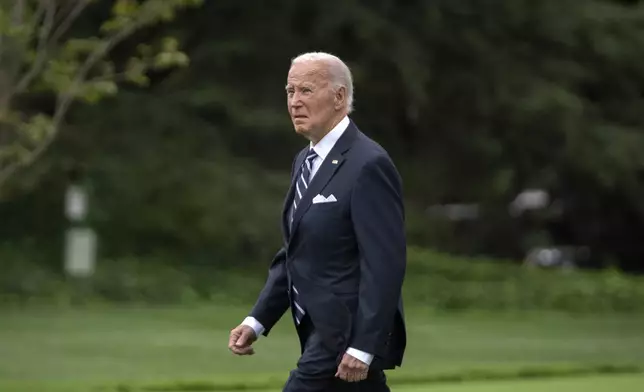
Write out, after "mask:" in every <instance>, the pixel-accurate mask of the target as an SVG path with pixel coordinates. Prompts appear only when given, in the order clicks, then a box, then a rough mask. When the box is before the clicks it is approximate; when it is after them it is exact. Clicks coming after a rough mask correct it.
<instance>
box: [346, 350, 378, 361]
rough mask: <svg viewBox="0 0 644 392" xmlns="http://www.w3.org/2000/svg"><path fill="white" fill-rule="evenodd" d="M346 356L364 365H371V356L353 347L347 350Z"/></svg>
mask: <svg viewBox="0 0 644 392" xmlns="http://www.w3.org/2000/svg"><path fill="white" fill-rule="evenodd" d="M347 354H349V355H351V356H352V357H354V358H355V359H357V360H359V361H362V362H364V363H366V364H367V365H371V361H373V354H369V353H366V352H364V351H360V350H357V349H355V348H353V347H349V348H348V349H347Z"/></svg>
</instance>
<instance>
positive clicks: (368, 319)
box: [350, 154, 407, 354]
mask: <svg viewBox="0 0 644 392" xmlns="http://www.w3.org/2000/svg"><path fill="white" fill-rule="evenodd" d="M351 219H352V222H353V226H354V231H355V234H356V237H357V240H358V247H359V250H360V288H359V293H360V294H359V303H358V309H357V312H356V317H355V320H354V326H353V331H352V338H351V342H350V346H351V347H353V348H355V349H358V350H361V351H364V352H367V353H372V354H377V353H378V348H379V347H380V346H381V344H382V343H383V342H384V341H385V340H386V339H387V335H388V334H389V333H390V331H391V328H392V327H393V322H394V318H395V314H396V311H397V309H398V302H399V299H400V295H401V289H402V284H403V280H404V275H405V269H406V258H407V256H406V250H407V249H406V248H407V247H406V238H405V227H404V207H403V202H402V181H401V179H400V176H399V174H398V172H397V170H396V168H395V166H394V164H393V162H391V160H390V159H389V157H388V156H386V155H384V154H383V155H380V156H378V157H377V158H375V159H373V160H371V161H370V162H368V163H367V164H366V165H365V166H364V167H363V169H362V172H361V173H360V175H359V177H358V180H357V182H356V184H355V186H354V188H353V192H352V195H351Z"/></svg>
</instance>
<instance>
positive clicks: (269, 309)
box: [250, 248, 289, 336]
mask: <svg viewBox="0 0 644 392" xmlns="http://www.w3.org/2000/svg"><path fill="white" fill-rule="evenodd" d="M288 307H289V297H288V277H287V275H286V250H284V248H282V249H280V250H279V252H277V254H276V255H275V257H274V258H273V261H272V263H271V266H270V268H269V269H268V278H267V279H266V283H265V284H264V288H263V289H262V291H261V292H260V294H259V298H258V299H257V302H256V303H255V306H254V307H253V310H252V311H251V312H250V317H253V318H255V320H257V321H258V322H259V323H260V324H261V325H262V327H263V328H264V332H263V333H262V334H263V335H264V336H268V333H269V332H270V330H271V328H273V326H274V325H275V324H277V322H278V321H279V319H280V318H282V316H283V315H284V312H286V310H287V309H288Z"/></svg>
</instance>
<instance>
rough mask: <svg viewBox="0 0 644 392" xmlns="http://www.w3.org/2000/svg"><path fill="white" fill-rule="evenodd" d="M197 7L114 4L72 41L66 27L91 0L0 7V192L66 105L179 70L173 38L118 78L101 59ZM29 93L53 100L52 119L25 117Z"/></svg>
mask: <svg viewBox="0 0 644 392" xmlns="http://www.w3.org/2000/svg"><path fill="white" fill-rule="evenodd" d="M202 1H203V0H146V1H143V2H137V1H131V0H117V1H115V2H114V4H113V5H112V9H111V13H110V15H109V16H108V17H107V19H106V20H105V21H104V22H102V24H101V26H100V27H99V29H98V31H95V32H94V34H93V35H90V36H88V37H77V36H74V35H73V34H74V33H75V32H74V31H73V30H72V29H71V27H72V24H73V23H74V22H75V21H76V19H78V18H79V16H80V15H81V14H82V13H83V12H84V11H85V10H86V8H88V7H89V6H90V5H91V4H92V3H93V2H94V1H93V0H78V1H76V2H62V1H58V0H48V1H40V2H32V1H25V0H16V1H15V2H13V4H11V2H3V3H2V5H1V6H0V41H2V43H3V45H2V46H0V60H1V62H0V65H1V68H0V136H4V135H3V133H11V134H12V135H13V137H10V138H8V139H7V138H5V137H0V140H2V141H3V142H2V144H0V158H2V160H0V186H2V185H3V183H4V182H5V181H7V180H8V179H9V178H10V177H11V176H13V175H14V174H15V173H16V171H17V169H18V168H20V167H22V166H26V165H29V164H31V163H33V162H34V161H35V160H36V159H37V158H38V157H39V156H40V155H41V154H42V153H43V152H44V151H45V149H47V147H48V146H49V145H50V144H51V142H52V141H53V139H54V138H55V136H56V134H57V133H58V129H59V127H60V125H61V122H62V121H63V119H64V118H65V116H66V114H67V111H68V110H69V108H70V105H71V104H72V102H74V101H81V102H85V103H96V102H98V101H100V100H101V99H103V98H105V97H107V96H113V95H115V94H116V93H117V92H118V87H117V84H118V83H119V82H122V81H125V82H131V83H136V84H138V85H147V84H148V80H147V77H146V73H147V72H148V71H150V70H162V69H168V68H172V67H177V66H179V67H183V66H187V65H188V57H187V56H186V54H185V53H183V52H181V51H180V50H179V45H178V42H177V40H176V39H174V38H165V39H164V40H161V43H160V44H158V45H154V46H146V48H147V49H146V50H145V51H141V53H138V54H136V55H135V56H134V57H132V58H131V59H130V60H129V61H127V62H126V63H125V65H124V69H123V71H122V72H116V71H115V69H116V66H115V64H114V63H113V62H112V61H111V60H110V58H109V54H110V52H111V51H112V50H113V49H114V47H115V46H117V45H118V44H120V43H122V42H123V41H125V40H126V39H128V38H129V37H131V36H132V35H133V34H134V33H135V32H137V31H139V30H141V29H144V28H149V27H151V26H154V25H156V24H158V23H160V22H168V21H169V20H171V19H173V18H174V17H175V15H176V13H177V11H179V10H181V9H184V8H187V7H194V6H198V5H200V4H201V3H202ZM70 32H71V34H72V35H70ZM36 92H37V93H43V92H45V93H50V94H52V95H53V96H54V97H55V101H56V102H55V106H54V109H53V115H51V116H45V115H44V113H45V112H46V111H45V108H40V110H42V113H39V114H37V115H36V116H35V117H31V116H30V114H29V113H27V112H26V109H25V107H24V106H22V105H21V104H20V102H25V100H27V99H28V98H29V96H30V94H33V93H36ZM30 117H31V118H32V120H29V118H30ZM10 120H11V121H10ZM34 122H36V123H35V124H34ZM25 139H26V140H25ZM26 142H28V143H26ZM17 146H18V147H19V151H17V150H16V149H17ZM6 151H9V153H7V152H6Z"/></svg>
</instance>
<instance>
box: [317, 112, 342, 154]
mask: <svg viewBox="0 0 644 392" xmlns="http://www.w3.org/2000/svg"><path fill="white" fill-rule="evenodd" d="M348 126H349V117H348V116H344V118H343V119H342V120H341V121H340V122H339V123H338V125H336V126H335V127H333V129H332V130H331V132H329V133H327V134H326V135H325V136H324V137H323V138H322V140H320V141H319V142H318V143H317V144H316V145H315V146H313V143H311V148H312V149H313V150H314V151H315V153H316V154H318V156H319V157H320V158H322V160H324V159H325V158H326V156H327V155H329V153H330V152H331V149H332V148H333V146H335V143H336V142H337V141H338V139H340V136H342V134H343V133H344V131H345V130H346V129H347V127H348Z"/></svg>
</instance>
